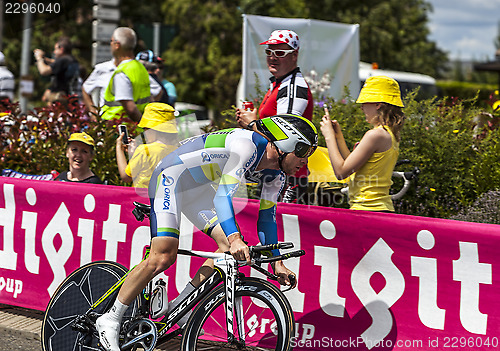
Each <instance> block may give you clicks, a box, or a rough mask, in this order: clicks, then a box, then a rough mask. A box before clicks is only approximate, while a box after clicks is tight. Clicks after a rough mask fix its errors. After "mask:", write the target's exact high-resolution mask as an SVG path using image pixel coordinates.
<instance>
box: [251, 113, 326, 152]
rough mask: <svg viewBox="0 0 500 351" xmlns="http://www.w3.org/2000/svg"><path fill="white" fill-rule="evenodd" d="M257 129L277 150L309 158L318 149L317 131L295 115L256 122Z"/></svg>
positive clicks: (309, 123) (312, 125)
mask: <svg viewBox="0 0 500 351" xmlns="http://www.w3.org/2000/svg"><path fill="white" fill-rule="evenodd" d="M257 129H258V130H259V131H260V132H261V133H263V134H264V135H266V136H267V137H268V138H269V140H270V141H271V142H272V143H273V144H274V145H276V147H277V148H278V149H280V150H281V151H283V152H284V153H286V154H288V153H291V152H295V155H296V156H297V157H300V158H302V157H309V156H311V155H312V154H313V152H314V150H316V148H317V147H318V131H317V130H316V127H315V126H314V124H312V122H311V121H309V120H307V119H306V118H304V117H300V116H296V115H285V114H283V115H276V116H271V117H267V118H263V119H261V120H259V121H258V122H257Z"/></svg>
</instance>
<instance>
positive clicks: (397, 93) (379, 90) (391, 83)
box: [356, 76, 404, 107]
mask: <svg viewBox="0 0 500 351" xmlns="http://www.w3.org/2000/svg"><path fill="white" fill-rule="evenodd" d="M356 102H357V103H358V104H363V103H365V102H385V103H387V104H391V105H394V106H398V107H404V105H403V101H402V100H401V90H400V89H399V84H398V82H396V81H395V80H394V79H392V78H389V77H386V76H372V77H369V78H368V79H367V80H366V82H365V84H364V85H363V88H361V91H360V92H359V96H358V100H356Z"/></svg>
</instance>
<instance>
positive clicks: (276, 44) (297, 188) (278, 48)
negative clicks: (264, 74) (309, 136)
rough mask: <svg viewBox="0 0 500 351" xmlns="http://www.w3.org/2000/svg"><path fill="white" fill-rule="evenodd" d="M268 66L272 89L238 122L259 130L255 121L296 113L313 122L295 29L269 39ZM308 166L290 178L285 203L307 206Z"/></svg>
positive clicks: (238, 116) (239, 114)
mask: <svg viewBox="0 0 500 351" xmlns="http://www.w3.org/2000/svg"><path fill="white" fill-rule="evenodd" d="M260 45H267V49H265V52H266V56H267V67H268V69H269V72H270V73H271V74H272V75H273V76H272V77H271V86H270V88H269V90H268V91H267V93H266V95H265V96H264V99H263V100H262V103H261V104H260V107H259V111H258V115H257V110H256V109H254V110H253V111H245V110H243V109H237V110H236V120H237V121H238V124H239V125H240V126H241V127H242V128H248V129H250V130H255V122H254V121H255V120H257V119H258V118H259V117H260V118H265V117H270V116H274V115H277V114H294V115H298V116H302V117H305V118H307V119H308V120H312V114H313V97H312V93H311V90H310V89H309V86H308V85H307V83H306V81H305V79H304V77H303V76H302V73H301V72H300V68H299V67H298V66H297V61H298V56H299V48H300V41H299V36H298V35H297V34H296V33H295V32H293V31H291V30H275V31H273V32H272V33H271V36H270V37H269V39H268V40H266V41H264V42H262V43H260ZM307 174H308V171H307V167H306V166H304V167H303V168H302V169H301V170H300V171H299V172H297V173H296V174H295V175H294V176H288V184H287V187H286V189H285V190H284V192H283V201H284V202H297V203H306V201H305V199H304V196H305V194H306V193H307V185H308V184H307V183H308V182H307Z"/></svg>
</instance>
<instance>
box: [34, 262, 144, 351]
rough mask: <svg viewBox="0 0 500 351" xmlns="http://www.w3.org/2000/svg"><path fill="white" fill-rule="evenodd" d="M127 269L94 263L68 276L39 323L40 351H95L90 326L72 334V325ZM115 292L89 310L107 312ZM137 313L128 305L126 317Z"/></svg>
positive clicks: (92, 331) (133, 306)
mask: <svg viewBox="0 0 500 351" xmlns="http://www.w3.org/2000/svg"><path fill="white" fill-rule="evenodd" d="M126 273H127V269H126V268H125V267H124V266H122V265H121V264H119V263H116V262H110V261H97V262H92V263H89V264H87V265H85V266H82V267H80V268H78V269H77V270H75V271H74V272H73V273H71V274H70V275H69V276H68V277H67V278H66V279H65V280H64V281H63V282H62V283H61V284H60V285H59V287H58V288H57V290H56V291H55V292H54V294H53V295H52V298H51V299H50V301H49V303H48V305H47V309H46V310H45V315H44V317H43V322H42V332H41V339H42V340H41V341H42V350H43V351H66V350H68V351H69V350H96V349H97V343H98V340H97V338H96V337H95V335H94V330H93V327H94V326H93V322H95V321H92V322H89V323H87V324H83V325H84V328H86V329H87V330H86V331H76V330H74V328H73V327H72V324H73V322H74V321H75V320H76V318H78V317H79V316H82V315H84V314H85V313H86V312H87V311H88V310H89V309H90V307H91V306H92V305H93V304H94V303H95V302H96V301H97V300H98V299H99V298H101V296H103V295H104V293H106V292H107V291H108V289H109V288H110V287H112V286H113V285H114V284H115V283H116V282H117V281H118V280H120V278H122V277H123V276H124V275H125V274H126ZM117 293H118V289H116V291H115V292H113V293H112V294H110V295H109V296H108V297H107V298H105V299H103V300H102V302H101V303H100V304H99V305H98V306H97V307H96V308H95V309H94V310H93V312H95V313H97V314H102V313H104V312H106V311H107V310H108V309H109V308H111V306H112V304H113V303H114V300H115V297H116V295H117ZM136 309H137V300H135V301H134V303H132V304H130V307H129V309H128V310H127V312H126V316H131V315H133V314H134V313H135V311H136Z"/></svg>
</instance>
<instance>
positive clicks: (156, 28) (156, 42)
mask: <svg viewBox="0 0 500 351" xmlns="http://www.w3.org/2000/svg"><path fill="white" fill-rule="evenodd" d="M160 29H161V23H159V22H154V23H153V52H154V54H155V55H156V56H160V54H161V53H160Z"/></svg>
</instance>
